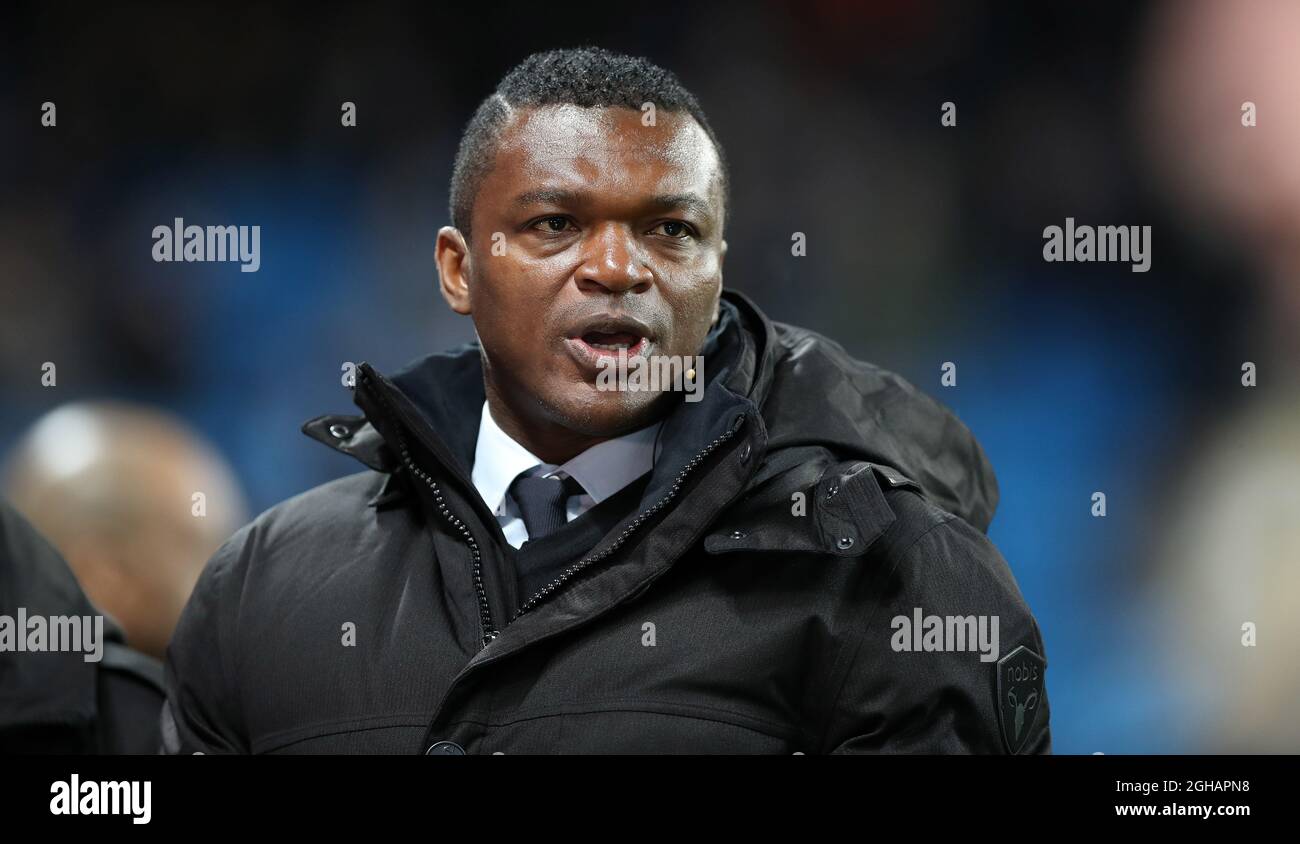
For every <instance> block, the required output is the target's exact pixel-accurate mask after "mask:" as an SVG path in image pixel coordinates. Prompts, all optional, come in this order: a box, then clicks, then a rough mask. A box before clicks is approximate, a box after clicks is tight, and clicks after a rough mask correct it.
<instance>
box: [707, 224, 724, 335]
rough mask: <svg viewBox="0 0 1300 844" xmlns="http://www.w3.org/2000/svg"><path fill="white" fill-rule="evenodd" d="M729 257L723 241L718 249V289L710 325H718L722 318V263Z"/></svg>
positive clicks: (714, 292) (714, 297) (715, 294)
mask: <svg viewBox="0 0 1300 844" xmlns="http://www.w3.org/2000/svg"><path fill="white" fill-rule="evenodd" d="M726 257H727V241H725V240H724V241H722V246H721V248H719V249H718V289H717V290H715V291H713V318H712V319H710V320H709V325H710V326H713V325H717V324H718V317H719V316H721V313H720V310H719V303H720V302H721V301H722V262H723V260H724V259H725V258H726Z"/></svg>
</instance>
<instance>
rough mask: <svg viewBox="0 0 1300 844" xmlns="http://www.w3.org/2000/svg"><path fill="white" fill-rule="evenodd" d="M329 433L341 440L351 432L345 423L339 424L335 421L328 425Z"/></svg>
mask: <svg viewBox="0 0 1300 844" xmlns="http://www.w3.org/2000/svg"><path fill="white" fill-rule="evenodd" d="M330 433H331V434H333V435H334V436H335V437H337V438H338V439H340V440H341V439H343V438H344V437H346V436H347V435H348V434H350V433H352V432H351V431H349V430H348V426H347V425H339V424H338V423H335V424H333V425H331V426H330Z"/></svg>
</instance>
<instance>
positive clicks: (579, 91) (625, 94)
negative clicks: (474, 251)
mask: <svg viewBox="0 0 1300 844" xmlns="http://www.w3.org/2000/svg"><path fill="white" fill-rule="evenodd" d="M644 103H653V104H654V107H655V109H656V110H657V111H666V112H682V111H685V112H688V113H689V114H690V115H691V117H693V118H695V122H696V123H698V124H700V128H701V129H703V130H704V133H705V134H706V135H708V136H709V140H711V141H712V142H713V146H714V148H715V149H716V150H717V152H718V161H719V164H720V166H721V171H722V172H721V177H722V196H723V202H724V205H725V203H726V202H727V194H728V183H729V179H728V176H727V159H726V157H725V156H724V155H723V152H722V144H720V143H719V142H718V138H717V136H716V135H714V134H713V128H712V127H711V126H709V121H708V119H707V118H706V117H705V116H704V110H703V109H701V108H700V104H699V102H697V101H696V99H695V95H693V94H692V93H691V92H690V91H688V90H686V88H685V86H683V85H682V83H681V81H680V80H678V78H677V77H676V76H675V75H673V73H672V72H671V71H668V70H664V69H663V68H662V67H659V66H658V65H656V64H654V63H652V62H650V61H647V60H646V59H643V58H639V57H636V56H627V55H623V54H622V53H614V52H611V51H609V50H605V49H602V48H600V47H576V48H571V49H564V50H548V51H546V52H542V53H533V54H532V55H531V56H529V57H528V58H526V59H524V60H523V61H522V62H520V63H519V64H517V65H515V67H514V68H513V69H512V70H511V71H510V72H509V73H507V74H506V75H505V77H504V78H503V79H502V80H501V82H500V83H499V84H498V85H497V87H496V90H495V91H494V92H492V94H491V95H490V96H489V97H488V98H487V99H485V100H484V101H483V102H482V103H480V104H479V107H478V109H477V110H476V111H475V112H474V116H473V117H471V118H470V121H469V124H468V125H467V126H466V127H465V132H464V133H463V134H462V135H461V138H460V147H459V148H458V149H457V150H456V163H455V166H454V167H453V168H452V174H451V224H452V225H453V226H455V227H456V228H457V229H460V231H461V232H462V233H463V234H464V235H465V237H466V238H468V237H469V233H470V231H469V225H470V212H471V211H472V209H473V207H474V200H475V198H476V197H477V195H478V189H479V186H480V185H481V184H482V182H483V178H484V177H485V176H486V175H487V173H488V171H489V170H490V169H491V168H492V161H493V159H494V158H495V156H496V146H497V142H498V141H499V140H500V138H501V129H502V127H504V126H505V122H506V118H507V116H508V115H509V113H510V109H512V108H519V107H539V106H548V105H576V106H580V107H593V106H596V107H609V106H624V107H626V108H630V109H633V110H636V111H640V110H641V107H642V105H643V104H644Z"/></svg>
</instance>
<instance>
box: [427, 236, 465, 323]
mask: <svg viewBox="0 0 1300 844" xmlns="http://www.w3.org/2000/svg"><path fill="white" fill-rule="evenodd" d="M434 260H435V262H436V263H437V265H438V282H439V288H440V289H441V290H442V298H444V299H446V300H447V304H448V305H449V306H450V307H451V309H452V310H453V311H455V312H456V313H458V314H460V315H461V316H466V315H468V314H469V313H470V297H469V275H470V256H469V245H468V244H467V243H466V242H465V236H464V235H462V234H461V233H460V229H457V228H455V227H453V226H443V227H442V228H440V229H438V245H437V247H436V248H435V250H434Z"/></svg>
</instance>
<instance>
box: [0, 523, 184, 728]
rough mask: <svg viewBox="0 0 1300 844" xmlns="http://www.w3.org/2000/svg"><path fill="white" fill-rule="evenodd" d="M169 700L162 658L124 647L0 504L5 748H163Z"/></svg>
mask: <svg viewBox="0 0 1300 844" xmlns="http://www.w3.org/2000/svg"><path fill="white" fill-rule="evenodd" d="M69 629H71V630H73V631H74V633H73V635H71V636H68V635H66V634H60V633H59V632H58V631H60V630H65V631H66V630H69ZM163 699H164V697H163V671H162V665H161V663H159V662H158V660H156V659H154V658H152V657H150V656H148V655H146V654H142V653H139V652H138V651H135V650H133V649H131V648H129V647H127V646H126V644H125V642H124V641H123V636H122V631H121V629H120V628H119V627H118V626H117V625H116V624H114V623H113V622H112V620H111V619H104V618H103V616H102V614H101V613H100V611H99V610H98V609H96V608H95V607H94V606H92V605H91V603H90V601H89V600H87V598H86V595H85V593H83V592H82V591H81V587H80V586H79V585H78V583H77V580H76V578H75V577H73V575H72V571H71V570H70V569H69V568H68V564H67V563H66V562H64V561H63V558H62V557H60V556H59V553H58V552H57V551H56V550H54V548H53V547H52V546H51V545H50V544H49V542H47V541H46V540H45V539H44V537H42V536H41V535H40V534H39V533H37V532H36V530H35V529H33V528H32V526H31V525H30V524H29V523H28V522H27V521H26V520H24V519H23V518H22V516H21V515H20V514H19V513H18V512H17V511H16V510H14V509H13V507H11V506H10V505H9V504H8V503H7V502H5V501H3V500H0V754H8V753H76V754H97V753H157V752H158V748H159V746H160V741H159V735H160V734H159V722H158V711H159V709H160V708H161V706H162V703H163Z"/></svg>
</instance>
